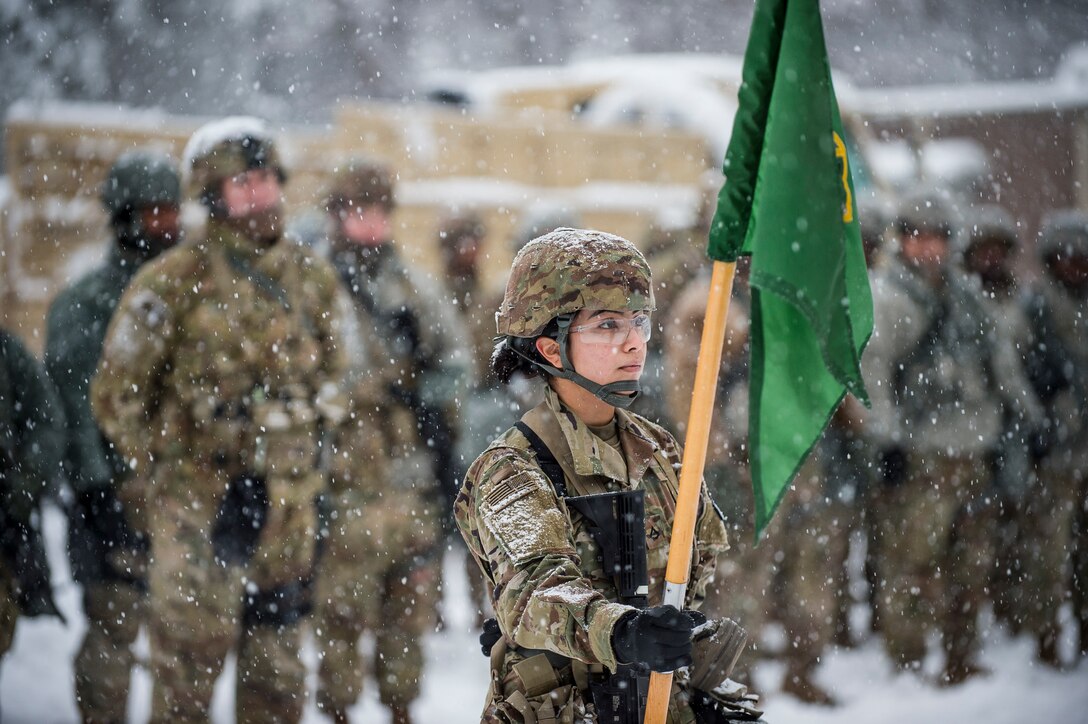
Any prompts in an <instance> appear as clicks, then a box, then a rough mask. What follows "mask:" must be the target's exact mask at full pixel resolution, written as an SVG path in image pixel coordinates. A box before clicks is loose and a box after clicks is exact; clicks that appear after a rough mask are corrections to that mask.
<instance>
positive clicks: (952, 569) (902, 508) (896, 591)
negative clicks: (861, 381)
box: [873, 454, 993, 668]
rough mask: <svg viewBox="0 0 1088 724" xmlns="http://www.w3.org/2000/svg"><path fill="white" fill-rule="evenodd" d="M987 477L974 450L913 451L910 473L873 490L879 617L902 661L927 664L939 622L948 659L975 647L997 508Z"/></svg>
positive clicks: (957, 659)
mask: <svg viewBox="0 0 1088 724" xmlns="http://www.w3.org/2000/svg"><path fill="white" fill-rule="evenodd" d="M988 477H989V472H988V469H987V468H986V466H985V465H983V464H982V462H981V461H980V460H976V459H974V458H971V457H966V456H963V457H954V456H944V455H933V456H928V457H924V456H921V455H917V454H913V455H911V456H910V458H909V460H908V467H907V480H906V481H905V482H904V483H902V484H901V485H898V486H895V487H885V488H883V489H882V490H881V491H880V492H879V493H877V494H876V496H875V502H874V505H873V513H874V514H875V515H876V525H878V526H880V532H881V536H880V537H881V540H880V545H879V560H878V561H877V568H878V570H879V572H880V584H879V585H880V593H879V597H880V611H881V624H882V630H883V632H884V639H885V645H886V646H887V649H888V653H889V654H890V655H891V657H892V659H893V660H894V661H895V662H896V663H897V664H898V665H899V666H900V667H904V668H908V667H917V666H919V665H920V664H921V662H922V660H923V658H924V656H925V653H926V636H927V634H928V632H929V631H930V630H932V629H933V628H934V626H939V628H940V631H941V634H942V637H943V644H944V648H945V651H946V652H947V655H948V661H949V662H950V663H956V664H961V663H963V662H967V661H969V660H970V658H971V657H972V656H973V655H974V653H975V650H976V649H977V643H978V630H977V617H978V611H979V607H980V606H981V604H982V602H983V601H984V599H985V588H986V583H987V580H988V576H989V573H990V571H991V569H992V566H993V552H992V539H993V534H992V530H993V526H992V511H991V510H989V509H987V508H985V507H984V506H983V505H982V502H983V499H984V497H983V496H984V493H985V492H986V490H987V488H988V486H989V479H988Z"/></svg>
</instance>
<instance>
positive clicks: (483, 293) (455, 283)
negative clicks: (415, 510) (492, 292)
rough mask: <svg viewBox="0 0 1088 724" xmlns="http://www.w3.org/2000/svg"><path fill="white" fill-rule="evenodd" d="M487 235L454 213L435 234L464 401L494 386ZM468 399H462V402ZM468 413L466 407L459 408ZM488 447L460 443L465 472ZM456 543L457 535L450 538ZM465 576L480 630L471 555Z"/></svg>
mask: <svg viewBox="0 0 1088 724" xmlns="http://www.w3.org/2000/svg"><path fill="white" fill-rule="evenodd" d="M486 237H487V228H486V227H485V226H484V222H483V219H481V218H480V217H479V216H478V215H476V214H473V213H466V214H453V215H451V216H449V217H448V218H446V219H444V220H443V221H442V223H441V225H440V227H439V231H438V245H439V248H440V250H441V252H442V261H443V267H444V270H445V281H446V284H447V285H449V288H450V292H451V293H452V295H453V302H454V310H455V311H456V312H457V315H458V317H459V319H460V321H461V326H462V327H463V328H464V329H465V330H466V331H467V332H468V334H469V339H470V341H471V344H472V356H473V360H472V362H473V370H474V372H475V379H476V384H475V385H474V386H473V388H472V390H471V391H469V393H468V399H471V400H474V401H475V400H477V399H479V398H480V397H486V396H489V395H488V392H489V391H490V388H491V386H492V383H491V381H490V380H488V376H489V375H490V370H489V369H488V363H489V362H490V361H491V350H492V348H493V347H494V342H493V339H492V338H493V337H494V325H495V323H494V308H493V307H490V306H485V305H486V304H487V302H488V290H487V289H486V287H485V286H484V280H483V279H482V278H481V277H480V268H479V267H480V251H481V248H482V245H483V242H484V239H485V238H486ZM467 402H468V400H466V403H467ZM462 411H463V413H465V412H468V405H467V404H466V405H465V406H464V407H462ZM465 417H466V415H465V414H462V415H460V416H459V418H460V419H461V420H462V423H461V424H460V426H459V430H458V435H457V438H458V441H459V442H461V438H462V435H464V437H465V438H468V437H469V435H468V434H465V429H466V428H467V426H468V425H467V422H466V421H464V418H465ZM484 446H486V442H484V443H483V445H481V446H480V447H478V448H477V449H470V448H469V447H468V446H467V445H466V444H465V443H464V442H461V444H460V445H459V448H460V450H459V452H458V463H459V466H460V467H461V469H463V467H464V465H465V463H466V461H467V460H471V459H472V458H474V457H476V455H478V454H479V453H480V451H481V450H482V449H483V447H484ZM452 539H453V540H454V541H455V542H459V541H461V537H460V536H453V537H452ZM465 572H466V575H467V576H468V584H469V595H470V596H471V600H472V607H473V610H474V611H475V612H476V619H475V623H476V627H477V628H479V627H481V626H483V623H484V620H485V619H486V618H488V617H489V615H490V611H491V604H490V603H489V602H488V598H489V595H488V592H487V583H486V582H485V580H484V577H483V574H482V573H481V572H480V568H479V566H477V565H476V564H475V562H473V561H472V559H471V558H470V557H466V558H465Z"/></svg>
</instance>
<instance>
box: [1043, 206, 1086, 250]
mask: <svg viewBox="0 0 1088 724" xmlns="http://www.w3.org/2000/svg"><path fill="white" fill-rule="evenodd" d="M1058 254H1060V255H1062V256H1065V257H1072V256H1081V257H1088V212H1086V211H1077V210H1073V209H1065V210H1063V211H1054V212H1051V213H1050V214H1048V215H1047V216H1046V218H1044V219H1043V226H1042V230H1041V231H1040V232H1039V258H1040V259H1042V260H1044V261H1046V260H1047V259H1049V258H1050V257H1052V256H1055V255H1058Z"/></svg>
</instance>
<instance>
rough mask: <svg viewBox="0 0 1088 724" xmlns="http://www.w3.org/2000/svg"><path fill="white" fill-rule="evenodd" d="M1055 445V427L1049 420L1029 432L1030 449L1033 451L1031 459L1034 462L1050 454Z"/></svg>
mask: <svg viewBox="0 0 1088 724" xmlns="http://www.w3.org/2000/svg"><path fill="white" fill-rule="evenodd" d="M1053 447H1054V427H1053V426H1052V425H1051V424H1050V421H1049V420H1047V421H1046V422H1045V423H1044V424H1042V425H1039V426H1038V427H1036V428H1035V429H1034V430H1032V431H1031V432H1030V433H1028V450H1029V451H1030V452H1031V459H1032V461H1033V462H1034V463H1036V464H1038V463H1039V461H1040V460H1042V459H1043V458H1045V457H1046V456H1047V455H1049V454H1050V451H1051V449H1053Z"/></svg>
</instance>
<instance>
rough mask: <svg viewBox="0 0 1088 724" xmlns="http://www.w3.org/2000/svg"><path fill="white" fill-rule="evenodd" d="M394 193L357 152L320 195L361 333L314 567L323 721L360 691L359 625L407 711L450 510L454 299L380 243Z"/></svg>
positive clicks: (460, 380) (463, 350) (380, 675)
mask: <svg viewBox="0 0 1088 724" xmlns="http://www.w3.org/2000/svg"><path fill="white" fill-rule="evenodd" d="M394 203H395V201H394V189H393V180H392V178H391V176H390V174H389V171H388V170H387V169H386V168H385V167H384V166H382V165H380V164H377V163H374V162H370V161H365V160H354V161H350V162H348V163H346V164H344V165H343V166H341V167H340V168H338V169H337V170H336V171H335V172H334V174H333V181H332V188H331V191H330V193H329V195H328V198H327V200H326V209H327V211H328V213H329V215H330V216H331V222H332V225H333V235H332V239H331V243H330V248H331V253H332V260H333V263H334V265H335V266H336V270H337V272H338V273H339V276H340V279H341V280H342V281H343V283H344V285H345V286H346V287H347V289H348V290H349V292H350V296H351V298H352V300H353V301H354V305H353V308H354V320H355V322H356V324H357V325H358V329H359V332H360V336H361V338H362V339H363V340H365V345H366V349H365V350H364V351H362V352H360V353H358V354H355V355H354V359H353V364H352V369H351V374H350V376H349V383H348V391H349V393H350V396H351V421H350V424H349V425H347V426H346V427H345V428H344V429H343V430H342V432H341V437H340V439H339V440H338V442H337V444H336V447H335V451H334V452H335V455H334V463H333V476H332V477H333V479H332V487H333V494H332V496H331V497H332V500H331V509H330V520H331V524H330V537H329V540H328V557H327V558H326V559H325V561H324V562H323V568H322V571H321V574H320V576H319V578H318V601H319V605H318V613H317V626H316V630H317V635H318V638H319V640H320V642H321V647H322V651H323V657H322V660H321V671H320V688H319V690H318V704H319V706H320V707H321V708H322V709H323V710H324V711H326V712H328V713H329V714H330V715H331V716H332V717H333V718H334V719H335V720H336V721H347V709H348V707H349V706H351V705H352V704H353V703H354V702H355V701H356V700H357V699H358V697H359V693H360V689H361V687H362V680H363V664H362V659H361V657H360V655H359V651H358V647H359V637H360V636H361V635H362V633H363V632H364V631H365V630H369V631H371V632H372V633H373V634H374V636H375V639H376V653H375V656H374V675H375V678H376V679H377V682H378V691H379V696H380V698H381V701H382V703H383V704H385V705H386V706H387V707H389V708H390V710H391V711H392V714H393V721H394V722H396V723H397V724H403V723H405V722H408V721H409V720H410V719H409V706H410V704H411V703H412V701H414V700H415V699H416V698H417V697H418V696H419V688H420V677H421V676H422V668H423V653H422V648H421V644H422V638H423V635H424V633H426V632H427V631H428V630H429V629H432V628H433V627H434V624H435V605H436V603H437V594H438V590H437V589H438V587H439V586H438V582H439V579H438V575H439V564H440V562H441V560H440V558H441V548H442V546H441V540H442V526H443V524H444V523H445V522H446V521H449V520H450V519H451V509H452V508H451V504H450V500H449V498H448V497H447V491H448V490H449V487H448V486H451V485H452V484H453V483H452V481H451V480H449V479H448V477H447V478H444V477H443V476H448V475H449V473H450V471H451V470H452V469H453V468H454V460H453V456H452V448H451V447H450V446H451V445H452V442H453V437H452V434H451V433H452V430H453V429H454V427H453V415H454V414H455V413H456V407H457V405H458V404H459V401H460V398H461V396H462V395H463V394H464V392H465V389H466V387H467V382H468V379H469V366H470V356H469V353H468V351H467V345H466V341H467V340H466V335H465V333H464V331H463V329H462V328H461V326H460V325H459V324H458V321H457V319H456V317H455V316H454V314H453V311H452V310H451V309H450V308H449V307H448V306H446V305H445V304H444V300H443V299H442V298H441V295H440V294H438V293H435V292H433V291H429V290H433V289H434V287H435V284H434V282H433V281H432V282H430V283H428V282H427V281H426V280H424V279H423V278H422V277H421V276H420V275H417V274H416V273H414V272H413V271H411V270H409V269H408V268H407V267H406V266H405V265H404V264H403V263H402V262H401V260H400V257H399V255H398V253H397V250H396V248H395V246H394V244H393V241H392V222H391V214H392V211H393V208H394ZM443 446H445V449H444V450H443V449H441V448H442V447H443ZM444 486H447V487H445V488H444Z"/></svg>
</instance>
